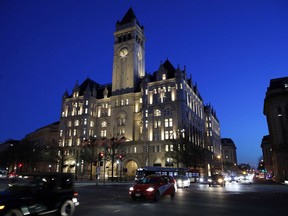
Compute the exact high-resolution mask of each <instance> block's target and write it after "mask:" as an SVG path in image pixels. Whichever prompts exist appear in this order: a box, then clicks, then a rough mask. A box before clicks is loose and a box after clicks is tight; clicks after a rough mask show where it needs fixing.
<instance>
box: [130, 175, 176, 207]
mask: <svg viewBox="0 0 288 216" xmlns="http://www.w3.org/2000/svg"><path fill="white" fill-rule="evenodd" d="M176 192H177V185H176V181H175V179H174V178H172V177H171V176H157V175H149V176H146V177H143V178H142V179H140V180H139V181H138V182H137V183H136V184H135V185H133V186H132V187H130V188H129V195H130V197H131V199H133V200H135V199H137V198H144V199H149V200H155V201H158V200H159V199H160V197H163V196H166V195H170V196H171V198H173V197H174V196H175V193H176Z"/></svg>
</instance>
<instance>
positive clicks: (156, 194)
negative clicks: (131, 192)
mask: <svg viewBox="0 0 288 216" xmlns="http://www.w3.org/2000/svg"><path fill="white" fill-rule="evenodd" d="M159 199H160V192H159V191H156V193H155V196H154V200H155V201H158V200H159Z"/></svg>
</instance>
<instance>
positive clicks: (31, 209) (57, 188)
mask: <svg viewBox="0 0 288 216" xmlns="http://www.w3.org/2000/svg"><path fill="white" fill-rule="evenodd" d="M8 180H9V182H8V183H9V184H8V185H7V187H6V188H2V191H1V192H0V215H1V216H2V215H4V216H11V215H12V216H23V215H45V214H50V213H53V212H54V213H57V214H58V215H60V216H72V215H73V214H74V211H75V206H77V205H79V201H78V196H77V195H78V194H77V193H76V192H75V190H74V183H73V178H72V175H71V174H68V173H33V174H23V175H19V177H18V178H14V179H8Z"/></svg>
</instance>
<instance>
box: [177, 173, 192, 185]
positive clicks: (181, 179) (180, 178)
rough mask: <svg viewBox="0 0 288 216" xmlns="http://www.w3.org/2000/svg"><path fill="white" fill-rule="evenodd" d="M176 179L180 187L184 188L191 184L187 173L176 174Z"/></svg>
mask: <svg viewBox="0 0 288 216" xmlns="http://www.w3.org/2000/svg"><path fill="white" fill-rule="evenodd" d="M174 179H175V180H176V183H177V187H178V188H184V187H189V186H190V179H189V178H188V177H187V176H185V175H178V176H174Z"/></svg>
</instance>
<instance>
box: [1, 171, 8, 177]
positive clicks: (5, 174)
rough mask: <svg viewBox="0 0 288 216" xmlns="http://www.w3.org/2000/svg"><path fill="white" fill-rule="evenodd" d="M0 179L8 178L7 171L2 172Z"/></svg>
mask: <svg viewBox="0 0 288 216" xmlns="http://www.w3.org/2000/svg"><path fill="white" fill-rule="evenodd" d="M0 178H7V171H6V170H0Z"/></svg>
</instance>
